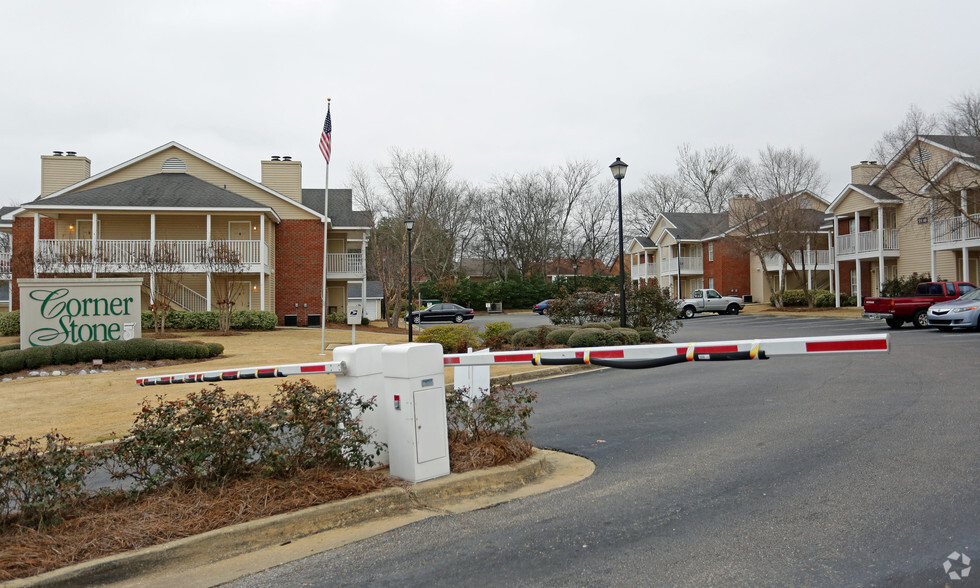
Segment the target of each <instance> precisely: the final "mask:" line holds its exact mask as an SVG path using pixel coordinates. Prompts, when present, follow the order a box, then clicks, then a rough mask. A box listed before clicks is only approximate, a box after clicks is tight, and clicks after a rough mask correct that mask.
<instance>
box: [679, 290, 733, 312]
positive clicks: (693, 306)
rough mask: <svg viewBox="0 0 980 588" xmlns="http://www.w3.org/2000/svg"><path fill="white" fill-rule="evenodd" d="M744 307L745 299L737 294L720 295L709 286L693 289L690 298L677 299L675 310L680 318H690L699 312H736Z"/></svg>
mask: <svg viewBox="0 0 980 588" xmlns="http://www.w3.org/2000/svg"><path fill="white" fill-rule="evenodd" d="M743 308H745V301H744V300H742V299H741V298H739V297H738V296H722V295H721V294H719V293H718V291H717V290H713V289H711V288H708V289H704V290H695V291H694V293H693V295H692V296H691V297H690V298H682V299H680V300H678V301H677V310H678V312H679V313H680V316H681V318H686V319H689V318H692V317H693V316H694V315H695V314H697V313H699V312H717V313H718V314H738V313H739V311H740V310H742V309H743Z"/></svg>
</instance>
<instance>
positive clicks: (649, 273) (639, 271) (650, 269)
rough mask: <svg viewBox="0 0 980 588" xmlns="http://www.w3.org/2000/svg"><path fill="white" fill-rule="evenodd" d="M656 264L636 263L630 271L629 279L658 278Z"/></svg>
mask: <svg viewBox="0 0 980 588" xmlns="http://www.w3.org/2000/svg"><path fill="white" fill-rule="evenodd" d="M657 270H658V267H657V262H655V261H654V262H646V263H637V264H635V265H633V267H632V268H631V269H630V277H632V278H633V279H638V278H656V277H659V273H658V271H657Z"/></svg>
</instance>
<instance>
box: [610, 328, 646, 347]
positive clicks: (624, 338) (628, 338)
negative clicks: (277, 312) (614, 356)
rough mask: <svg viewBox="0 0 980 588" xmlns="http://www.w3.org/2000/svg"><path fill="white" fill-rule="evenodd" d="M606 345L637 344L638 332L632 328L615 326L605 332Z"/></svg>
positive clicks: (638, 341)
mask: <svg viewBox="0 0 980 588" xmlns="http://www.w3.org/2000/svg"><path fill="white" fill-rule="evenodd" d="M605 339H606V345H639V344H640V334H639V333H637V332H636V331H635V330H634V329H622V328H619V327H617V328H615V329H610V330H609V331H607V332H606V336H605Z"/></svg>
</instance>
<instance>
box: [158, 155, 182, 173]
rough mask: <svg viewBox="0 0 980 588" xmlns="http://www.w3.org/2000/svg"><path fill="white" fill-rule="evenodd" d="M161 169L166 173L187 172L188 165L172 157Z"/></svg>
mask: <svg viewBox="0 0 980 588" xmlns="http://www.w3.org/2000/svg"><path fill="white" fill-rule="evenodd" d="M160 169H161V170H162V171H165V172H186V171H187V164H186V163H184V162H183V160H181V159H179V158H177V157H171V158H170V159H168V160H167V161H164V162H163V165H162V166H161V168H160Z"/></svg>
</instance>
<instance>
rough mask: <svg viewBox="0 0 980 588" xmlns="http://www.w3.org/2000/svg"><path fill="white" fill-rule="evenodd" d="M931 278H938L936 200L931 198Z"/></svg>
mask: <svg viewBox="0 0 980 588" xmlns="http://www.w3.org/2000/svg"><path fill="white" fill-rule="evenodd" d="M929 236H930V239H929V279H930V280H935V279H936V201H935V200H933V199H932V198H930V199H929Z"/></svg>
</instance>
